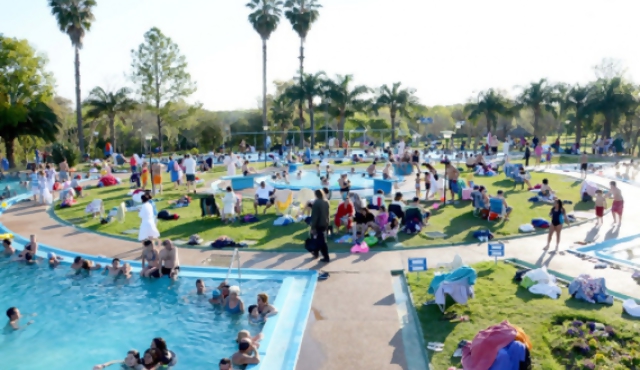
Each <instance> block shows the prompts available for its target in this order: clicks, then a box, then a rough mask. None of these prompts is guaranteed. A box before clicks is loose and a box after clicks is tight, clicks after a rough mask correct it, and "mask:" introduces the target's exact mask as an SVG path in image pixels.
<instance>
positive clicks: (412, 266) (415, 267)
mask: <svg viewBox="0 0 640 370" xmlns="http://www.w3.org/2000/svg"><path fill="white" fill-rule="evenodd" d="M408 264H409V272H420V271H427V259H426V258H422V257H420V258H409V263H408ZM419 279H420V274H418V280H419Z"/></svg>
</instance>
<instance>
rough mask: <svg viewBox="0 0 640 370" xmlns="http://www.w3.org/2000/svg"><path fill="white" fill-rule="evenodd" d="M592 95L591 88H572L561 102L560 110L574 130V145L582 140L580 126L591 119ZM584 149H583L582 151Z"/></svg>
mask: <svg viewBox="0 0 640 370" xmlns="http://www.w3.org/2000/svg"><path fill="white" fill-rule="evenodd" d="M592 95H593V88H592V87H591V86H580V85H575V86H572V87H571V89H570V90H569V92H568V93H567V95H566V98H565V99H564V101H563V102H562V109H563V110H564V111H567V112H568V113H569V115H568V116H567V118H568V119H569V121H570V122H571V125H572V126H573V128H574V129H575V134H576V143H577V144H579V143H580V139H581V138H582V126H583V124H584V122H586V121H588V120H590V119H592V117H593V113H594V112H593V109H592V108H593V106H592V105H591V104H589V103H590V101H591V99H592ZM584 149H585V148H583V150H584Z"/></svg>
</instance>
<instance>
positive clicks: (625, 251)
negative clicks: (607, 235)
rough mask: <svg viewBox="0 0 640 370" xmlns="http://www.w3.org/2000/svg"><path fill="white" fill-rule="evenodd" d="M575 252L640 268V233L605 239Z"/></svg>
mask: <svg viewBox="0 0 640 370" xmlns="http://www.w3.org/2000/svg"><path fill="white" fill-rule="evenodd" d="M575 252H578V253H584V254H587V255H589V256H593V257H597V258H601V259H605V260H608V261H612V262H617V263H622V264H625V265H628V266H631V267H634V268H640V235H633V236H629V237H625V238H620V239H617V238H615V239H609V240H605V241H604V242H602V243H597V244H594V245H589V246H585V247H581V248H576V249H575Z"/></svg>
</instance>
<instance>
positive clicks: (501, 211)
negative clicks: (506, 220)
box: [489, 198, 506, 221]
mask: <svg viewBox="0 0 640 370" xmlns="http://www.w3.org/2000/svg"><path fill="white" fill-rule="evenodd" d="M505 212H506V209H505V208H504V202H503V201H502V199H498V198H491V199H489V221H491V219H492V218H494V217H495V218H496V219H498V218H502V217H504V215H505Z"/></svg>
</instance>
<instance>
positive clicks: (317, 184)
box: [256, 171, 398, 191]
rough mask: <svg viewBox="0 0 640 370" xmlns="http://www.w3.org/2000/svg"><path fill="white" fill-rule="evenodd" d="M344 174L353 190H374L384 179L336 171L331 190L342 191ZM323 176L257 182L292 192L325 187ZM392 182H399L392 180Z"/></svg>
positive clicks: (293, 175) (313, 174) (305, 174)
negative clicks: (376, 180)
mask: <svg viewBox="0 0 640 370" xmlns="http://www.w3.org/2000/svg"><path fill="white" fill-rule="evenodd" d="M342 173H347V174H348V179H349V180H350V181H351V189H352V190H362V189H372V188H373V179H374V178H377V179H382V172H378V173H377V174H376V175H375V176H374V177H370V176H369V175H366V174H365V176H364V177H363V174H364V173H363V172H356V173H354V174H352V173H350V172H348V171H335V172H334V173H331V174H330V175H329V186H328V187H329V190H332V191H333V190H336V191H337V190H340V185H338V179H339V178H340V175H341V174H342ZM321 176H327V173H326V172H325V171H321V172H320V176H318V173H317V172H314V171H302V173H301V177H300V178H298V174H297V173H291V174H289V183H288V184H287V183H285V182H284V181H282V180H273V179H272V178H271V177H261V178H257V179H256V182H258V183H259V182H260V181H265V182H266V183H267V184H269V185H271V186H272V187H273V188H275V189H292V190H300V189H305V188H309V189H321V188H323V187H324V186H323V185H322V181H320V177H321ZM391 181H398V180H397V179H396V180H391Z"/></svg>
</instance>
